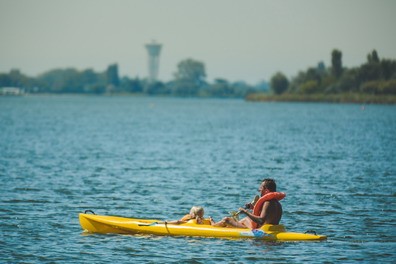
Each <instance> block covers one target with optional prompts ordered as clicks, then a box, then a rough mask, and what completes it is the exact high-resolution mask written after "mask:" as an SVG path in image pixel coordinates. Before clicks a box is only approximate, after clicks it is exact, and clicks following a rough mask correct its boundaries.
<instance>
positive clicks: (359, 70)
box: [270, 49, 396, 95]
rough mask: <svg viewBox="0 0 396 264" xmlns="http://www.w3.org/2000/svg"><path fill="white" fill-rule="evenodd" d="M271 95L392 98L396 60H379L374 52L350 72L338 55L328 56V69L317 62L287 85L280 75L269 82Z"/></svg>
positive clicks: (338, 52) (285, 79)
mask: <svg viewBox="0 0 396 264" xmlns="http://www.w3.org/2000/svg"><path fill="white" fill-rule="evenodd" d="M270 87H271V91H272V92H273V93H274V94H283V93H290V94H337V93H346V92H353V93H364V94H371V95H396V60H391V59H380V58H379V56H378V53H377V51H376V50H373V51H372V52H371V53H369V54H368V55H367V62H366V63H364V64H362V65H360V66H359V67H354V68H350V69H348V68H345V67H343V66H342V52H341V51H339V50H337V49H335V50H333V51H332V53H331V66H330V67H328V68H327V67H325V64H324V63H323V62H320V63H319V64H318V65H317V66H316V67H310V68H308V69H307V70H306V71H301V72H299V73H298V74H297V76H296V77H294V78H292V79H291V80H290V81H289V80H288V78H287V77H286V76H285V75H284V74H283V73H281V72H278V73H276V74H275V75H274V76H272V78H271V80H270Z"/></svg>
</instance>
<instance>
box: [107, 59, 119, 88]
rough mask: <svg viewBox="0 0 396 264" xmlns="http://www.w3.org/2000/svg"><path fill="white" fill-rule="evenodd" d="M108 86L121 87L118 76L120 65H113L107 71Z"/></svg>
mask: <svg viewBox="0 0 396 264" xmlns="http://www.w3.org/2000/svg"><path fill="white" fill-rule="evenodd" d="M106 79H107V85H113V86H114V87H118V86H120V78H119V76H118V64H112V65H109V67H107V70H106Z"/></svg>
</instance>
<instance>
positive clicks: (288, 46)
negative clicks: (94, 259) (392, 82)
mask: <svg viewBox="0 0 396 264" xmlns="http://www.w3.org/2000/svg"><path fill="white" fill-rule="evenodd" d="M395 14H396V1H395V0H347V1H346V0H331V1H328V0H298V1H297V0H34V1H33V0H0V72H1V73H6V72H9V71H10V70H11V69H19V70H20V71H21V72H22V73H24V74H27V75H29V76H37V75H39V74H42V73H44V72H46V71H48V70H51V69H55V68H69V67H72V68H76V69H78V70H85V69H93V70H94V71H96V72H102V71H105V70H106V68H107V67H108V66H109V65H110V64H114V63H117V64H118V68H119V74H120V75H121V76H128V77H131V78H135V77H139V78H146V77H147V76H148V54H147V51H146V49H145V47H144V45H145V44H147V43H150V42H151V41H152V40H155V41H156V42H158V43H161V44H162V45H163V46H162V50H161V54H160V66H159V79H160V80H162V81H170V80H172V79H173V78H174V73H175V72H176V71H177V64H178V63H179V62H180V61H182V60H185V59H188V58H191V59H194V60H197V61H200V62H202V63H204V65H205V69H206V74H207V80H208V81H213V80H214V79H216V78H223V79H227V80H228V81H230V82H235V81H246V82H248V83H250V84H256V83H259V82H261V81H264V80H267V81H268V80H270V78H271V77H272V76H273V75H274V74H275V73H276V72H279V71H280V72H282V73H284V74H285V75H286V76H288V77H290V78H291V77H293V76H296V75H297V74H298V72H299V71H302V70H306V69H307V68H308V67H312V66H316V65H317V64H318V63H319V62H320V61H323V62H324V63H325V65H326V66H329V65H331V51H332V50H333V49H338V50H340V51H341V52H342V56H343V57H342V59H343V65H344V66H345V67H356V66H359V65H361V64H362V63H364V62H365V61H366V58H367V54H368V53H370V52H371V51H372V50H373V49H375V50H377V52H378V54H379V56H380V58H388V59H396V30H395V28H396V15H395Z"/></svg>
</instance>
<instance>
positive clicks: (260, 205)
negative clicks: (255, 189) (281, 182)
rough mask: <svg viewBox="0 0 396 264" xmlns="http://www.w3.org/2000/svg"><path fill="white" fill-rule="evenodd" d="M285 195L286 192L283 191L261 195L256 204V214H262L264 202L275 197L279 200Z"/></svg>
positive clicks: (254, 209)
mask: <svg viewBox="0 0 396 264" xmlns="http://www.w3.org/2000/svg"><path fill="white" fill-rule="evenodd" d="M285 197H286V193H283V192H270V193H267V194H265V195H263V196H261V198H260V199H259V200H258V201H257V202H256V204H255V205H254V208H253V214H254V215H255V216H260V213H261V209H262V208H263V204H264V202H266V201H271V200H274V199H275V200H278V201H279V200H282V199H283V198H285Z"/></svg>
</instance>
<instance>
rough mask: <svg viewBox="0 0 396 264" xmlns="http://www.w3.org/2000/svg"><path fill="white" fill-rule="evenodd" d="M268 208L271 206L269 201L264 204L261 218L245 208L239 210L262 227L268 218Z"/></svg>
mask: <svg viewBox="0 0 396 264" xmlns="http://www.w3.org/2000/svg"><path fill="white" fill-rule="evenodd" d="M268 206H269V202H267V201H266V202H264V205H263V208H262V209H261V214H260V216H255V215H253V214H252V213H250V212H249V211H247V210H246V209H244V208H239V210H240V211H241V212H242V213H244V214H246V215H247V216H248V217H249V218H250V219H252V221H254V222H255V223H257V224H258V225H259V226H261V225H263V224H264V223H265V219H266V218H267V215H266V212H267V208H268Z"/></svg>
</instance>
